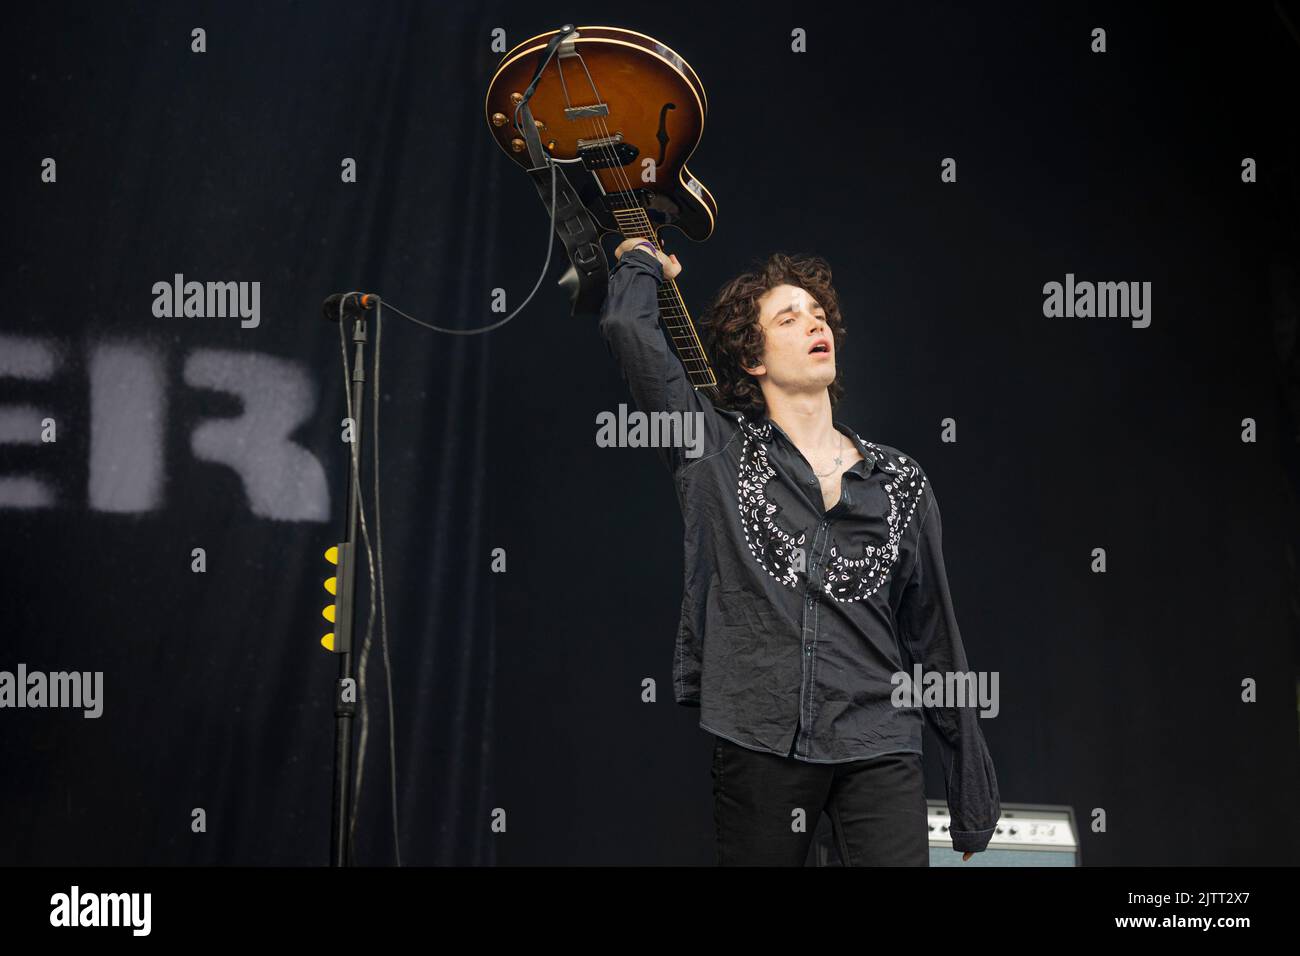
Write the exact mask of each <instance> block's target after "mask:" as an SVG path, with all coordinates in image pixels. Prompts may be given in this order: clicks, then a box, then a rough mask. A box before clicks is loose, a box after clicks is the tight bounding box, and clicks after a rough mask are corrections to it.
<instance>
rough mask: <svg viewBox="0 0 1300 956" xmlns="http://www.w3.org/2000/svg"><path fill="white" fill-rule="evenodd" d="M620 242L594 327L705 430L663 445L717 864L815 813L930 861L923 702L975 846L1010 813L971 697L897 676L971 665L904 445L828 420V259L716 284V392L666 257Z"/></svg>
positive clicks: (956, 817) (871, 858)
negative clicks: (932, 699)
mask: <svg viewBox="0 0 1300 956" xmlns="http://www.w3.org/2000/svg"><path fill="white" fill-rule="evenodd" d="M615 255H616V256H617V258H618V263H617V265H616V266H615V268H614V269H613V270H612V272H611V274H610V280H609V290H608V295H607V298H606V301H605V303H604V306H603V308H602V312H601V318H600V330H601V333H602V335H603V336H604V337H605V341H606V342H607V343H608V345H609V348H610V351H611V353H612V354H613V355H614V357H615V358H616V360H617V361H618V363H619V365H620V367H621V369H622V371H623V374H624V376H625V377H626V379H627V381H628V385H629V388H630V390H631V392H632V396H633V398H634V399H635V401H636V404H637V406H638V408H639V409H640V410H641V411H642V412H645V413H646V414H652V413H656V412H660V413H669V414H671V413H677V414H680V415H681V416H683V418H685V417H687V416H689V417H691V420H692V422H695V423H698V426H699V427H698V428H697V429H694V430H691V429H684V434H687V435H692V436H693V440H692V441H691V442H690V443H689V444H690V447H681V448H676V447H674V448H668V449H663V450H661V452H660V454H661V456H662V457H663V459H664V461H665V463H666V464H667V465H668V466H669V467H670V469H671V470H672V472H673V477H674V479H675V481H676V484H677V494H678V500H679V502H680V505H681V509H682V516H683V519H684V523H685V553H686V569H685V570H686V578H685V594H684V596H683V600H682V614H681V623H680V627H679V629H678V636H677V641H676V647H675V654H674V659H673V688H674V697H675V699H676V701H677V702H678V703H680V704H685V705H687V706H695V707H699V708H700V709H701V713H700V727H702V728H703V729H705V730H707V731H709V732H710V733H712V734H713V735H714V736H715V738H716V741H715V746H714V756H713V796H714V822H715V826H716V829H717V840H718V851H717V861H718V863H720V864H776V865H803V863H804V860H805V859H806V857H807V854H808V850H809V845H810V843H811V840H812V838H813V835H814V832H815V829H816V824H817V822H818V820H819V818H820V814H821V812H822V811H823V809H824V810H826V811H827V813H828V814H829V816H830V818H831V824H832V828H833V830H834V834H835V839H836V843H837V845H838V849H839V853H840V858H841V860H842V861H843V862H844V864H845V865H849V866H871V865H915V866H926V865H928V863H929V850H928V843H929V828H928V825H927V818H926V805H925V796H924V789H923V782H922V776H923V774H922V767H921V740H922V728H923V726H924V718H923V716H922V712H924V713H925V714H926V715H928V717H929V718H930V722H931V725H932V727H933V728H934V730H935V731H936V732H937V734H938V737H939V741H940V744H941V748H942V756H943V758H944V759H943V763H944V773H945V786H946V790H947V799H948V806H949V811H950V814H951V820H950V822H951V830H950V835H951V837H952V841H953V847H954V849H955V850H957V851H960V852H962V853H963V857H962V858H963V860H968V859H970V857H971V855H972V854H973V853H976V852H979V851H982V850H983V849H985V847H986V846H987V845H988V842H989V839H990V837H991V836H992V834H993V830H994V826H995V824H996V823H997V820H998V817H999V815H1000V813H1001V806H1000V803H999V797H998V787H997V779H996V775H995V772H994V768H993V761H992V758H991V757H990V756H989V753H988V749H987V747H986V745H985V742H984V736H983V733H982V732H981V730H980V727H979V717H978V713H977V711H976V709H975V707H974V706H971V705H965V706H938V705H931V704H929V703H928V702H927V704H926V706H924V707H920V706H916V705H915V702H914V701H913V699H912V697H911V695H910V694H909V695H907V696H906V697H905V698H902V700H901V701H900V700H899V698H900V696H901V695H899V694H896V693H895V690H896V688H897V687H898V686H899V683H898V681H897V676H896V675H900V674H903V675H907V676H908V677H910V676H911V675H912V674H913V665H914V664H919V665H920V666H921V668H922V670H923V672H925V673H927V674H928V673H930V672H936V673H938V674H941V675H948V674H951V673H954V672H959V673H963V674H964V673H966V672H967V665H966V655H965V651H964V649H963V646H962V641H961V637H960V634H959V632H958V629H957V621H956V618H955V616H954V613H953V607H952V601H951V599H950V596H949V592H948V582H947V577H946V573H945V570H944V563H943V553H942V532H941V528H942V525H941V522H940V514H939V505H938V502H937V500H936V499H935V497H934V492H933V489H932V488H931V487H930V483H929V481H928V479H927V477H926V475H925V472H924V471H923V470H922V469H921V468H920V466H919V465H918V464H917V463H916V462H915V460H913V459H912V458H911V456H909V455H905V454H903V453H902V452H900V451H899V450H898V449H896V448H892V447H890V446H888V445H881V444H876V443H873V442H867V441H863V440H862V439H861V438H859V437H858V435H857V434H856V433H855V432H854V431H853V430H852V429H850V428H849V427H847V426H846V425H843V424H841V423H839V422H836V421H834V419H833V418H832V413H831V412H832V406H833V405H834V403H835V402H837V401H838V399H839V397H840V395H841V393H842V390H841V387H840V384H839V381H838V376H837V372H836V365H837V361H838V358H839V352H840V347H841V344H842V342H843V338H844V328H843V324H842V321H841V317H840V313H839V306H838V302H837V299H836V295H835V290H834V288H833V287H832V286H831V284H830V279H831V272H830V268H829V266H828V265H827V264H826V263H825V262H824V261H823V260H821V259H819V258H816V257H794V258H792V257H789V256H785V255H782V254H779V253H778V254H776V255H773V256H772V257H771V258H770V259H769V260H768V261H767V262H766V263H764V264H763V266H762V267H761V268H760V269H759V270H757V271H755V272H749V273H746V274H744V275H741V276H739V277H737V278H736V279H734V280H732V281H731V282H729V283H727V285H725V286H724V287H723V288H722V290H721V291H720V292H719V293H718V296H717V297H716V299H715V301H714V302H713V304H712V306H711V308H710V309H709V315H708V318H709V320H710V321H709V322H708V324H707V326H706V327H705V329H704V333H705V340H706V341H705V349H706V352H707V354H708V356H709V358H710V360H711V363H712V365H713V368H714V373H715V375H716V376H717V379H718V401H717V402H716V403H715V402H713V401H711V400H710V399H709V397H708V396H706V395H705V394H703V393H701V392H699V391H697V390H696V389H695V388H694V387H692V385H691V383H690V380H689V379H688V377H687V375H686V371H685V368H684V367H683V365H682V363H681V361H680V360H679V359H678V358H677V356H676V354H675V353H674V352H673V351H672V350H671V349H670V348H669V347H668V343H667V341H666V340H665V337H664V335H663V333H662V332H661V331H660V329H659V328H658V326H657V320H658V317H659V309H658V299H657V288H658V286H659V284H660V283H662V282H664V281H665V280H667V279H672V278H675V277H676V276H677V275H679V274H680V272H681V265H680V263H678V262H677V257H676V256H666V255H664V254H663V253H662V252H661V251H659V250H658V249H657V248H656V247H655V245H654V244H653V243H650V242H648V241H646V240H644V239H636V238H629V239H627V240H625V241H624V242H622V243H620V244H619V246H618V248H617V249H616V250H615ZM682 444H683V445H684V446H685V445H687V444H688V443H686V442H683V443H682ZM942 703H945V704H947V703H951V702H950V701H947V700H944V701H943V702H942Z"/></svg>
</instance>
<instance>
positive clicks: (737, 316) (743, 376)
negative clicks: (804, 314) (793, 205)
mask: <svg viewBox="0 0 1300 956" xmlns="http://www.w3.org/2000/svg"><path fill="white" fill-rule="evenodd" d="M779 285H793V286H798V287H799V288H801V289H803V290H804V291H805V292H807V293H808V294H810V295H811V296H812V297H813V298H814V299H816V300H817V303H818V304H819V305H820V306H821V307H822V308H823V309H825V311H826V324H827V326H829V328H830V330H831V336H832V338H833V339H834V341H835V357H836V359H837V361H836V366H835V381H833V382H832V383H831V384H830V386H829V387H828V389H827V391H829V393H830V399H831V405H832V407H833V406H835V405H836V404H838V402H839V400H840V399H841V398H843V396H844V387H843V385H842V384H841V383H840V365H839V362H838V359H839V351H840V345H841V343H842V342H843V341H844V336H845V332H844V319H843V317H842V316H841V315H840V304H839V298H838V297H837V296H836V294H835V288H834V286H832V285H831V267H830V263H828V262H827V261H826V260H825V259H823V258H821V257H820V256H802V255H793V256H791V255H786V254H785V253H784V252H774V253H772V254H771V255H770V256H768V258H767V259H766V260H755V261H754V262H753V263H752V264H751V269H750V271H748V272H743V273H741V274H740V275H738V276H736V278H734V279H732V280H731V281H730V282H728V283H726V284H725V285H724V286H723V287H722V288H721V289H719V290H718V294H717V295H716V296H714V299H713V302H712V303H711V304H710V305H709V307H708V309H707V311H706V312H705V316H704V318H705V321H704V323H703V324H704V347H705V352H706V354H707V355H708V356H709V358H710V359H711V360H712V364H713V371H714V374H715V375H716V376H717V379H718V401H717V404H719V405H721V406H722V407H723V408H730V409H732V410H733V411H737V412H741V413H742V414H744V415H745V416H747V417H749V418H761V417H763V415H765V414H766V412H767V403H766V402H765V401H764V400H763V392H762V390H761V389H760V388H759V387H758V380H757V379H756V378H754V376H752V375H750V374H749V373H748V372H746V371H745V369H744V366H754V365H758V364H759V362H760V361H761V359H762V355H763V329H762V327H761V326H760V325H759V324H758V317H759V312H760V309H759V305H758V300H759V299H761V298H762V297H763V296H764V295H765V294H766V293H767V291H768V290H769V289H773V288H775V287H776V286H779Z"/></svg>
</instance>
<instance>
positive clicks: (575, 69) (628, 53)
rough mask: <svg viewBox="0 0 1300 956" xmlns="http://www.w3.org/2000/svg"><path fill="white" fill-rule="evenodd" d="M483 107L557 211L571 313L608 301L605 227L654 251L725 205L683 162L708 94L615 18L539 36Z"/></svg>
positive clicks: (671, 306)
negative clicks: (670, 232)
mask: <svg viewBox="0 0 1300 956" xmlns="http://www.w3.org/2000/svg"><path fill="white" fill-rule="evenodd" d="M570 29H571V28H570ZM548 55H550V59H549V60H548V59H547V57H548ZM543 63H545V67H544V68H543V69H542V70H541V72H540V73H538V69H539V67H542V64H543ZM530 86H531V87H532V92H531V96H530V95H529V92H528V91H529V88H530ZM484 109H485V111H486V114H487V121H488V126H489V128H490V129H491V130H492V137H493V139H494V140H496V143H497V145H498V146H500V147H501V148H502V150H504V151H505V153H506V155H507V156H509V157H510V158H511V159H513V160H514V161H515V162H517V163H518V164H519V165H520V166H521V167H523V169H525V170H526V171H527V172H528V174H529V176H531V177H532V178H533V180H534V185H535V186H536V188H537V191H538V194H539V195H540V196H541V197H542V202H543V204H545V205H546V207H547V209H548V210H550V211H551V214H552V215H553V216H554V218H555V221H556V226H555V229H556V233H557V234H558V235H559V237H560V239H561V241H563V243H564V246H565V251H566V252H567V253H568V255H569V259H570V262H571V263H572V265H573V267H572V268H571V269H570V270H569V274H568V275H567V276H566V277H565V279H563V280H561V284H562V285H567V286H569V287H570V291H571V293H572V294H573V302H574V306H573V309H574V314H575V315H579V314H591V313H593V312H594V311H595V310H596V308H597V307H598V305H599V303H600V302H601V301H603V299H604V294H605V286H606V283H607V280H608V274H607V263H606V256H605V253H604V251H603V250H602V249H601V246H600V233H601V232H604V233H618V234H619V235H622V236H628V237H638V238H642V239H647V240H649V241H650V242H651V243H652V244H653V245H654V246H655V247H656V248H658V246H659V230H661V229H663V228H664V227H666V226H672V227H673V228H675V229H677V230H679V231H680V232H681V233H682V234H683V235H685V236H686V237H687V238H689V239H694V240H696V241H701V240H704V239H707V238H709V236H711V235H712V234H713V227H714V224H715V222H716V221H717V214H718V204H717V203H716V202H715V201H714V199H713V196H712V194H710V192H709V191H708V190H707V189H706V188H705V187H704V184H703V183H701V182H700V181H699V180H697V179H696V178H695V177H694V176H692V175H691V173H690V171H689V170H688V169H687V168H686V160H687V159H689V158H690V156H691V154H692V153H693V152H694V151H695V147H696V145H697V144H698V143H699V141H700V135H701V134H702V133H703V132H704V115H705V112H706V111H707V109H708V97H707V96H705V94H704V86H703V84H701V83H700V79H699V77H698V76H696V75H695V71H694V70H692V69H691V67H690V65H689V64H687V62H686V61H685V60H683V59H682V58H681V57H680V56H678V55H677V54H676V53H674V52H673V51H672V50H670V49H669V48H668V47H666V46H664V45H663V44H662V43H660V42H659V41H657V40H655V39H654V38H653V37H648V36H646V35H645V34H642V33H636V32H634V31H632V30H622V29H619V28H617V27H581V28H579V29H578V30H577V31H576V32H571V33H568V34H562V33H561V31H559V30H552V31H550V32H549V33H542V34H539V35H537V36H535V37H532V38H530V39H528V40H525V41H524V42H523V43H520V44H519V45H518V46H516V47H515V48H514V49H513V50H511V51H510V52H509V53H507V54H506V55H505V57H504V58H503V59H502V60H501V64H500V65H499V66H498V67H497V71H496V73H495V74H494V75H493V77H492V81H491V82H490V83H489V84H488V91H487V98H486V99H485V101H484ZM530 116H531V121H532V123H533V124H534V128H535V129H536V132H537V137H536V138H533V137H532V136H531V135H530V131H529V129H528V123H529V117H530ZM517 124H518V125H517ZM557 171H558V174H557ZM553 191H554V195H555V197H556V201H555V203H554V208H552V203H551V196H552V192H553ZM658 296H659V320H660V324H661V325H662V327H663V329H664V332H665V334H666V335H667V336H668V339H669V341H670V342H671V343H672V347H673V349H674V350H675V351H676V352H677V355H678V357H679V358H680V359H681V360H682V365H683V366H684V367H685V369H686V373H687V375H688V377H689V379H690V381H691V384H692V385H694V386H695V388H697V389H703V390H706V391H707V394H709V396H710V397H712V398H716V396H717V378H716V376H715V375H714V373H713V369H712V367H711V366H710V364H709V361H708V357H707V356H706V355H705V352H704V348H703V346H702V345H701V344H700V339H699V335H698V334H697V332H696V329H695V324H694V323H693V322H692V321H691V316H690V313H689V312H688V311H687V309H686V304H685V303H684V302H682V299H681V294H680V293H679V291H678V289H677V283H676V282H674V281H673V280H672V279H666V280H665V281H664V282H662V283H661V284H660V286H659V290H658Z"/></svg>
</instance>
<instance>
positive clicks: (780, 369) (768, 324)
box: [747, 285, 835, 392]
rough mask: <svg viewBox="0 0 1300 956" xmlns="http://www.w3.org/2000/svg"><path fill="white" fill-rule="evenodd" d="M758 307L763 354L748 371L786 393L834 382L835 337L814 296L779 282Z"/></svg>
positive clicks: (811, 389)
mask: <svg viewBox="0 0 1300 956" xmlns="http://www.w3.org/2000/svg"><path fill="white" fill-rule="evenodd" d="M758 306H759V316H758V324H759V326H760V327H761V328H762V330H763V339H764V345H763V355H762V359H761V364H759V365H757V366H755V367H753V368H751V369H748V370H747V371H749V372H751V373H752V374H754V375H755V376H757V377H758V378H759V379H760V382H761V381H762V380H763V378H766V379H767V382H768V383H769V385H772V386H775V387H777V388H780V389H781V390H782V391H786V392H805V391H816V390H817V389H822V388H826V387H828V386H829V385H830V384H831V383H832V382H834V381H835V337H834V336H833V335H832V334H831V329H830V326H829V325H827V324H826V311H825V310H824V309H823V308H822V307H821V305H820V304H819V303H818V302H817V300H816V299H814V298H813V297H812V296H811V295H809V294H808V293H807V292H806V291H804V290H803V289H801V288H799V287H798V286H793V285H779V286H776V287H774V288H772V289H768V290H767V292H766V293H765V294H764V295H763V297H762V298H761V299H759V300H758Z"/></svg>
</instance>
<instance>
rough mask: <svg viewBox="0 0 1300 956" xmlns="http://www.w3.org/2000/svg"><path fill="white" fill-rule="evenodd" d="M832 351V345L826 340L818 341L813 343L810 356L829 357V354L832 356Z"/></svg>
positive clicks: (809, 351)
mask: <svg viewBox="0 0 1300 956" xmlns="http://www.w3.org/2000/svg"><path fill="white" fill-rule="evenodd" d="M830 351H831V346H830V343H829V342H827V341H826V340H825V339H818V340H817V341H816V342H814V343H813V346H812V348H810V349H809V350H808V354H809V355H818V354H823V355H829V354H830Z"/></svg>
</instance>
